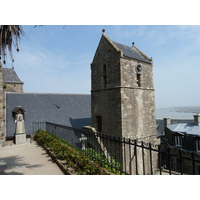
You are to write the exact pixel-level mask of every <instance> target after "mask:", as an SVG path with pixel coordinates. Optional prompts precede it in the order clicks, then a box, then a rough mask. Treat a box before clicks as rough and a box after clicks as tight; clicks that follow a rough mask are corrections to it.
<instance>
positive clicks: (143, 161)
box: [142, 142, 145, 175]
mask: <svg viewBox="0 0 200 200" xmlns="http://www.w3.org/2000/svg"><path fill="white" fill-rule="evenodd" d="M142 163H143V175H145V160H144V143H143V142H142Z"/></svg>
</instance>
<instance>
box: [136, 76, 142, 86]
mask: <svg viewBox="0 0 200 200" xmlns="http://www.w3.org/2000/svg"><path fill="white" fill-rule="evenodd" d="M137 86H138V87H141V75H140V74H137Z"/></svg>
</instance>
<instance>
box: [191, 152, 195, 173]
mask: <svg viewBox="0 0 200 200" xmlns="http://www.w3.org/2000/svg"><path fill="white" fill-rule="evenodd" d="M192 168H193V175H195V174H196V173H195V161H194V152H192Z"/></svg>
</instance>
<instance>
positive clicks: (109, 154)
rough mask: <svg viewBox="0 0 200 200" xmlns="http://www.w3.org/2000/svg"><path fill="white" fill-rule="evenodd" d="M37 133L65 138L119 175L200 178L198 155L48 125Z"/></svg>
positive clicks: (36, 126) (39, 126) (37, 126)
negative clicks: (199, 175)
mask: <svg viewBox="0 0 200 200" xmlns="http://www.w3.org/2000/svg"><path fill="white" fill-rule="evenodd" d="M38 129H43V130H45V131H48V132H49V133H52V134H56V135H58V136H60V137H62V138H63V139H64V140H66V142H68V143H70V144H71V145H73V146H75V147H76V148H79V149H82V151H84V152H85V153H86V154H88V155H89V156H90V157H91V158H92V159H94V160H97V161H98V162H99V163H102V165H104V166H105V165H106V166H108V167H110V168H111V169H112V170H113V171H115V172H118V173H119V174H141V175H148V174H151V175H153V174H158V175H162V174H170V175H171V174H181V175H183V174H200V156H199V154H197V153H195V152H189V151H184V150H182V149H177V148H173V147H170V146H167V145H164V144H161V145H154V144H151V143H145V142H143V141H138V140H131V139H127V138H121V137H117V136H113V135H107V134H103V133H99V132H93V131H90V130H85V129H77V128H73V127H68V126H63V125H59V124H54V123H49V122H38V123H34V124H33V130H34V132H35V131H37V130H38Z"/></svg>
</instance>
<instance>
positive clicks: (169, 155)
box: [168, 148, 172, 175]
mask: <svg viewBox="0 0 200 200" xmlns="http://www.w3.org/2000/svg"><path fill="white" fill-rule="evenodd" d="M168 162H169V174H170V175H171V174H172V172H171V154H170V148H168Z"/></svg>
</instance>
